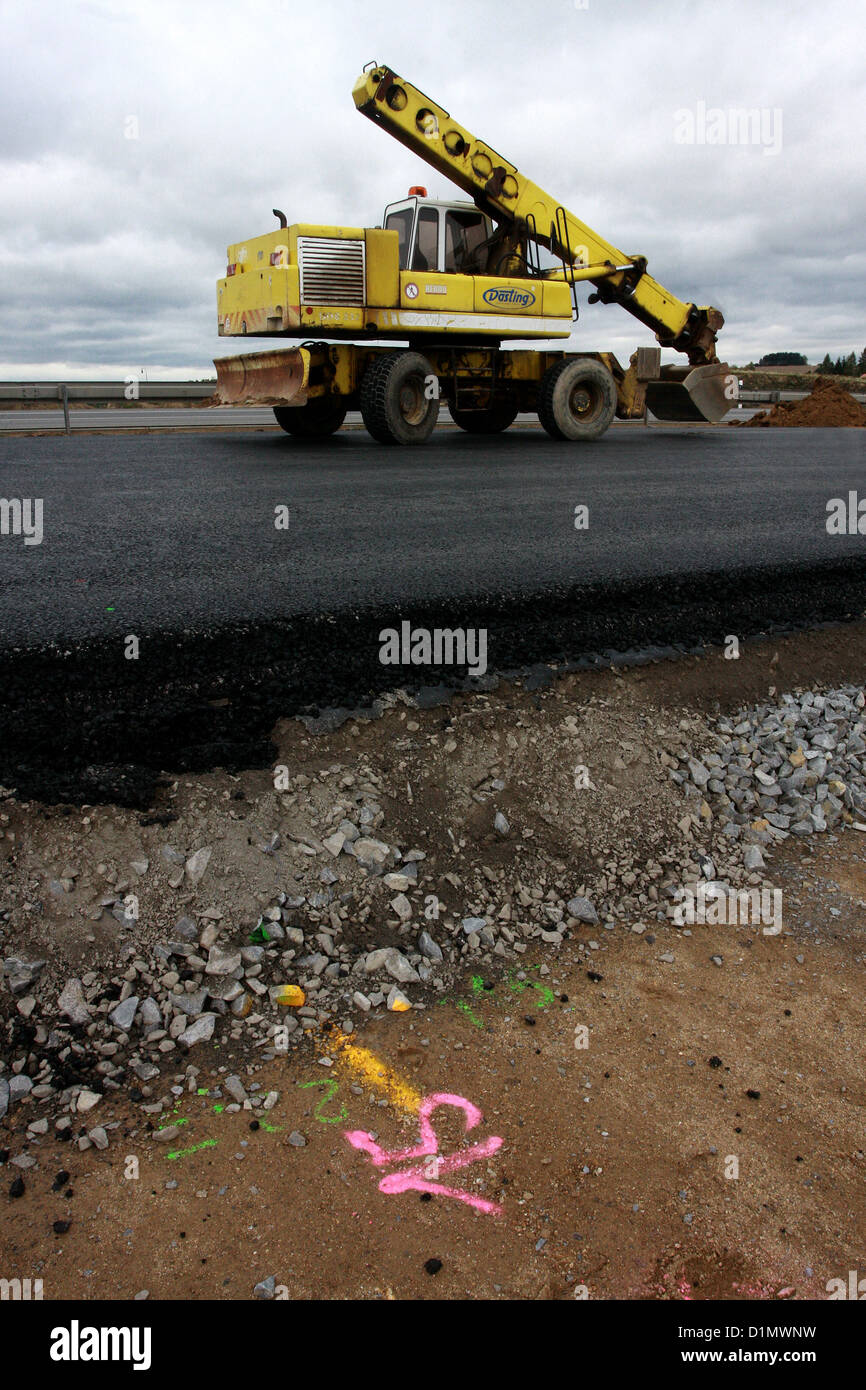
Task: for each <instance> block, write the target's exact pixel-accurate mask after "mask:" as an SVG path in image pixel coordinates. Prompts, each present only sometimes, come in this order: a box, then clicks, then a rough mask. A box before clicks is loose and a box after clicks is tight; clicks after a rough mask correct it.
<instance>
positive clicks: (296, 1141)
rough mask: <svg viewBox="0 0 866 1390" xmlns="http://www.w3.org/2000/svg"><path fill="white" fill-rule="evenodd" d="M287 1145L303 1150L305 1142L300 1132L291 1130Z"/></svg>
mask: <svg viewBox="0 0 866 1390" xmlns="http://www.w3.org/2000/svg"><path fill="white" fill-rule="evenodd" d="M289 1143H290V1144H291V1145H292V1148H295V1149H303V1148H305V1147H306V1143H307V1141H306V1139H305V1138H304V1136H303V1134H301V1132H300V1130H297V1129H293V1130H292V1132H291V1134H290V1135H289Z"/></svg>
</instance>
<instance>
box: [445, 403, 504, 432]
mask: <svg viewBox="0 0 866 1390" xmlns="http://www.w3.org/2000/svg"><path fill="white" fill-rule="evenodd" d="M448 410H449V412H450V414H451V419H452V420H453V421H454V423H455V425H459V426H460V428H461V429H462V430H466V432H467V434H501V433H502V431H503V430H507V429H508V426H509V425H513V424H514V419H515V416H516V415H517V404H516V402H514V401H508V400H505V401H495V402H494V403H493V405H491V406H488V408H487V409H486V410H460V409H459V408H458V407H457V406H456V405H452V404H451V402H450V401H449V402H448Z"/></svg>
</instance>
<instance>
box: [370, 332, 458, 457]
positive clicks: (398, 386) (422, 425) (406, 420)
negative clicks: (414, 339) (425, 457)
mask: <svg viewBox="0 0 866 1390" xmlns="http://www.w3.org/2000/svg"><path fill="white" fill-rule="evenodd" d="M361 415H362V417H363V420H364V425H365V427H366V429H367V430H369V432H370V434H372V436H373V438H374V439H377V440H378V441H379V443H380V444H424V443H425V442H426V441H427V440H428V439H429V438H430V435H431V434H432V433H433V430H434V428H435V425H436V421H437V419H438V417H439V392H438V387H437V382H436V375H435V373H434V371H433V368H432V367H431V366H430V363H429V362H428V361H427V358H426V357H422V356H421V354H420V352H388V353H385V354H384V355H383V356H381V357H379V356H377V357H374V358H372V359H371V361H370V362H369V363H368V365H367V370H366V371H365V372H364V376H363V380H362V381H361Z"/></svg>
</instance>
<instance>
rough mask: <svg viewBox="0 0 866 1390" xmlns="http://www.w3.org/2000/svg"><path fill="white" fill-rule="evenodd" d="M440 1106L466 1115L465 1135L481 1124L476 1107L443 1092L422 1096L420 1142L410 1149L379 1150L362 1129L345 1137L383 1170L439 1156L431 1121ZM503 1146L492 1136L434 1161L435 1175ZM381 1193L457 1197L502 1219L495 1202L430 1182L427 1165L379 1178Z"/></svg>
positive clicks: (347, 1131) (495, 1136)
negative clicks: (445, 1106)
mask: <svg viewBox="0 0 866 1390" xmlns="http://www.w3.org/2000/svg"><path fill="white" fill-rule="evenodd" d="M440 1105H452V1106H454V1107H455V1108H456V1109H457V1110H462V1111H463V1113H464V1114H465V1116H466V1132H467V1134H468V1133H469V1131H470V1129H474V1128H475V1126H476V1125H477V1124H479V1123H480V1122H481V1119H482V1115H481V1111H480V1110H479V1109H478V1106H477V1105H473V1104H472V1102H471V1100H465V1099H464V1097H463V1096H454V1095H450V1094H449V1093H447V1092H445V1091H436V1092H434V1094H433V1095H430V1096H425V1097H424V1099H423V1100H422V1102H421V1105H420V1108H419V1110H418V1119H419V1129H420V1131H421V1142H420V1144H417V1145H416V1146H415V1147H414V1148H410V1149H380V1147H379V1145H378V1144H377V1143H376V1142H375V1141H374V1140H373V1139H372V1138H371V1137H370V1135H369V1134H368V1133H367V1132H366V1130H363V1129H351V1130H345V1131H344V1133H345V1136H346V1138H347V1139H348V1141H349V1143H350V1144H351V1145H352V1147H353V1148H354V1149H360V1150H361V1151H362V1152H363V1153H366V1154H369V1156H370V1159H371V1161H372V1163H373V1166H374V1167H376V1168H383V1167H385V1166H386V1164H389V1163H404V1162H405V1161H406V1160H407V1159H413V1158H429V1157H431V1156H432V1155H434V1154H438V1153H439V1136H438V1135H437V1133H436V1131H435V1129H434V1128H433V1125H432V1123H431V1120H430V1116H431V1115H432V1114H433V1111H434V1110H437V1109H438V1108H439V1106H440ZM501 1147H502V1140H501V1139H500V1138H499V1136H498V1135H493V1136H491V1138H490V1139H485V1140H483V1142H482V1143H480V1144H473V1145H472V1147H471V1148H468V1149H463V1150H462V1151H461V1152H459V1153H455V1154H449V1155H447V1156H446V1157H445V1158H437V1159H436V1164H435V1170H436V1174H437V1176H438V1174H439V1173H453V1172H455V1171H456V1170H457V1169H458V1168H465V1167H466V1166H467V1164H469V1163H477V1162H478V1160H479V1159H482V1158H489V1157H490V1155H491V1154H495V1153H496V1151H497V1149H500V1148H501ZM379 1191H380V1192H388V1193H397V1192H409V1191H413V1192H430V1193H435V1194H437V1195H438V1196H440V1197H456V1199H457V1201H458V1202H465V1203H466V1204H467V1206H470V1207H476V1208H477V1209H478V1210H479V1211H484V1212H488V1213H489V1214H490V1215H492V1216H501V1215H502V1208H501V1207H500V1206H498V1205H497V1203H496V1202H488V1201H485V1199H484V1198H483V1197H473V1196H472V1195H471V1193H469V1192H463V1191H462V1190H461V1189H460V1188H457V1187H443V1186H442V1185H441V1184H440V1183H439V1182H436V1181H431V1180H430V1172H429V1167H428V1165H424V1166H423V1167H415V1168H404V1169H403V1171H402V1173H389V1174H388V1175H387V1177H384V1178H382V1180H381V1182H380V1183H379Z"/></svg>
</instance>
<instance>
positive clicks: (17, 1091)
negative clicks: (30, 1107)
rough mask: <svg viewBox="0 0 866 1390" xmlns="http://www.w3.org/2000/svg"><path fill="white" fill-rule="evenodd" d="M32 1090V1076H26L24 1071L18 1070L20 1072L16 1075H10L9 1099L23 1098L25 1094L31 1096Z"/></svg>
mask: <svg viewBox="0 0 866 1390" xmlns="http://www.w3.org/2000/svg"><path fill="white" fill-rule="evenodd" d="M32 1090H33V1082H32V1081H31V1080H30V1077H29V1076H25V1075H24V1073H23V1072H18V1074H17V1075H15V1076H10V1078H9V1099H10V1100H13V1101H14V1100H23V1099H24V1097H25V1096H29V1095H30V1092H31V1091H32Z"/></svg>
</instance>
